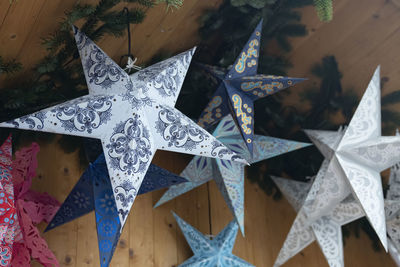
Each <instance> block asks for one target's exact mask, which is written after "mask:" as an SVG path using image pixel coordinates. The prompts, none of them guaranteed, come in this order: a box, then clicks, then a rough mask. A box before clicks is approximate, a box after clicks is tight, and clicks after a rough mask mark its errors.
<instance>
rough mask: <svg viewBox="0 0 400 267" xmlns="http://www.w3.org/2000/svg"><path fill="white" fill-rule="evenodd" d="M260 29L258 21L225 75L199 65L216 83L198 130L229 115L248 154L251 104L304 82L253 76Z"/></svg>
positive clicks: (251, 124)
mask: <svg viewBox="0 0 400 267" xmlns="http://www.w3.org/2000/svg"><path fill="white" fill-rule="evenodd" d="M261 28H262V20H261V21H260V23H259V24H258V25H257V27H256V29H255V30H254V32H253V34H252V35H251V36H250V39H249V40H248V42H247V43H246V45H245V46H244V48H243V50H242V52H241V53H240V54H239V56H238V57H237V59H236V61H235V63H234V64H233V66H232V67H231V68H230V69H229V70H228V71H225V70H222V69H221V68H216V67H213V66H207V65H203V67H204V68H205V69H206V70H207V71H209V72H210V73H211V74H213V75H214V76H215V77H216V78H217V79H218V80H219V82H220V83H219V86H218V88H217V90H216V92H215V93H214V95H213V97H212V98H211V100H210V102H209V104H208V105H207V107H206V108H205V109H204V111H203V113H202V114H201V116H200V119H199V121H198V124H199V125H200V126H202V127H209V126H211V125H212V124H214V123H215V122H217V121H219V120H220V119H222V118H223V117H224V116H225V115H227V114H229V113H231V115H232V117H233V118H234V119H235V121H236V123H237V125H238V126H239V129H240V133H241V135H242V137H243V140H244V141H245V143H246V145H247V147H248V149H249V151H250V153H253V142H254V101H255V100H257V99H260V98H263V97H266V96H269V95H272V94H274V93H276V92H278V91H280V90H283V89H285V88H287V87H289V86H292V85H294V84H296V83H298V82H301V81H303V80H304V79H301V78H289V77H281V76H273V75H264V74H257V67H258V59H259V56H260V54H259V50H260V39H261Z"/></svg>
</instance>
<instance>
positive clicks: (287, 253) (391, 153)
mask: <svg viewBox="0 0 400 267" xmlns="http://www.w3.org/2000/svg"><path fill="white" fill-rule="evenodd" d="M379 85H380V75H379V68H378V69H377V70H376V71H375V73H374V75H373V77H372V80H371V82H370V84H369V85H368V88H367V90H366V91H365V93H364V96H363V97H362V99H361V102H360V104H359V106H358V108H357V110H356V112H355V114H354V116H353V118H352V120H351V122H350V124H349V126H348V127H347V128H346V129H345V130H344V131H339V132H331V131H315V130H313V131H311V130H308V131H306V133H307V135H308V136H309V137H310V138H311V140H312V141H313V143H314V144H315V145H316V146H317V147H318V149H319V150H320V151H321V153H322V154H323V155H324V157H325V161H324V162H323V164H322V167H321V169H320V171H319V173H318V175H317V177H316V179H315V181H314V183H313V186H312V187H311V190H310V193H309V194H308V197H307V199H306V201H305V202H304V203H305V204H304V205H303V207H302V208H301V210H300V211H299V213H298V215H297V217H296V220H295V222H294V224H293V226H292V228H291V230H290V232H289V234H288V237H287V239H286V241H285V244H284V245H283V248H282V250H281V252H280V253H279V256H278V259H277V262H276V266H279V265H281V264H282V263H284V262H285V261H286V260H287V259H289V258H290V257H292V256H293V255H294V254H296V253H297V252H298V251H300V250H301V249H302V248H304V247H305V246H306V245H307V244H308V243H307V242H308V241H307V240H305V239H304V237H303V236H302V235H301V232H299V231H298V230H297V229H299V228H301V226H302V225H304V224H307V223H308V224H309V223H312V222H316V221H317V220H319V219H321V218H323V217H324V216H326V215H328V214H330V213H331V212H333V211H334V210H335V209H336V207H337V206H338V205H339V204H340V203H342V201H344V200H345V199H346V198H348V197H349V195H352V196H353V197H354V199H355V200H356V201H357V202H358V204H359V205H360V206H361V207H362V210H363V212H364V214H365V215H366V217H367V219H368V220H369V222H370V223H371V225H372V227H373V228H374V230H375V231H376V233H377V235H378V237H379V239H380V240H381V243H382V244H383V246H384V247H385V249H386V247H387V238H386V224H385V210H384V200H383V192H382V183H381V176H380V172H381V171H383V170H385V169H387V168H389V167H390V166H392V165H393V164H395V163H396V162H398V161H399V160H400V137H398V136H390V137H383V136H381V116H380V86H379Z"/></svg>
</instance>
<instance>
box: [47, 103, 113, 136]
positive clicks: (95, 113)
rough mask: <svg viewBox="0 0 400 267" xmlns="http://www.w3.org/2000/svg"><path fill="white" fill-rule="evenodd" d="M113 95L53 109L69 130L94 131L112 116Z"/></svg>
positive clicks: (64, 126)
mask: <svg viewBox="0 0 400 267" xmlns="http://www.w3.org/2000/svg"><path fill="white" fill-rule="evenodd" d="M111 98H112V97H111V96H99V97H96V98H91V99H89V100H88V101H87V102H86V103H84V104H83V103H82V104H79V102H72V103H70V104H68V105H65V106H58V107H57V108H55V109H53V110H51V112H53V113H55V114H56V117H57V119H59V120H60V121H61V123H62V127H63V128H64V129H65V130H67V131H69V132H73V131H80V132H83V131H87V132H88V133H89V134H90V133H92V131H93V129H97V128H98V127H99V126H100V125H102V124H106V123H107V121H108V120H110V118H111V107H112V103H111Z"/></svg>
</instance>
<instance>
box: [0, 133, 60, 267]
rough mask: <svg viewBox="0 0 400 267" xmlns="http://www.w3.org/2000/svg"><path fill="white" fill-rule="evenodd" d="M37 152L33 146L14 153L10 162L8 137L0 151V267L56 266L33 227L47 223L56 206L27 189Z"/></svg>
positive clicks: (45, 195)
mask: <svg viewBox="0 0 400 267" xmlns="http://www.w3.org/2000/svg"><path fill="white" fill-rule="evenodd" d="M38 152H39V146H38V145H37V144H35V143H33V144H32V145H31V146H30V147H27V148H23V149H21V150H19V151H17V152H16V153H15V160H13V161H12V154H11V136H10V137H9V138H8V139H7V140H6V141H5V142H4V144H3V145H2V146H1V148H0V185H1V189H0V233H1V235H0V236H1V239H0V265H1V266H30V263H31V258H33V259H35V260H36V261H37V262H39V263H41V264H42V265H43V266H59V263H58V261H57V259H56V257H55V256H54V254H53V253H52V252H51V250H50V249H49V248H48V246H47V243H46V241H45V240H44V239H43V238H42V237H41V236H40V234H39V230H38V229H37V227H36V225H37V224H39V223H41V222H42V221H45V222H49V221H50V218H51V217H53V216H54V214H55V213H56V211H57V209H58V208H59V206H60V203H58V201H57V200H55V199H54V198H53V197H51V196H49V195H48V194H46V193H39V192H35V191H33V190H31V189H30V187H31V184H32V178H33V177H35V176H36V168H37V161H36V154H37V153H38Z"/></svg>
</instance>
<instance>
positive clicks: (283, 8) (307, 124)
mask: <svg viewBox="0 0 400 267" xmlns="http://www.w3.org/2000/svg"><path fill="white" fill-rule="evenodd" d="M259 2H263V3H266V1H251V0H237V1H236V0H230V1H228V0H226V1H225V2H224V3H223V4H222V6H221V7H220V8H219V9H218V10H216V11H210V12H209V13H208V14H206V15H205V17H204V18H203V22H202V23H203V24H202V25H203V26H202V27H201V29H200V34H201V36H202V37H203V40H202V46H200V49H199V51H198V52H197V53H196V59H197V60H198V61H200V62H202V63H207V64H211V65H213V66H220V67H224V68H226V67H229V66H230V64H233V63H234V61H235V58H236V56H237V55H238V54H239V53H240V51H241V49H242V47H243V45H244V44H245V42H246V41H247V39H248V37H249V35H250V34H251V32H252V31H253V29H254V28H255V26H256V24H257V22H258V21H259V20H260V18H263V19H264V23H263V32H262V38H261V42H262V44H261V52H260V61H259V68H258V73H265V74H274V75H284V74H285V70H286V69H287V67H288V66H290V63H289V62H288V61H287V60H286V59H285V57H284V55H285V52H287V51H290V49H291V47H290V44H289V42H288V37H295V36H302V35H305V34H306V29H305V27H304V25H302V24H300V22H299V21H300V14H299V13H298V12H297V11H296V10H295V8H298V7H301V6H304V5H308V4H312V1H311V2H310V1H291V0H283V1H272V3H269V4H265V5H260V6H259V8H258V7H255V6H256V5H257V3H259ZM271 44H278V45H279V47H280V50H281V52H282V53H281V55H280V56H276V53H271V52H270V51H269V50H268V47H269V46H271ZM274 51H276V49H274ZM311 73H312V74H313V75H315V76H316V77H318V78H319V80H320V83H319V85H317V86H312V87H310V88H307V89H305V91H304V92H303V93H302V94H301V99H300V101H301V103H302V106H307V105H308V106H309V108H308V109H302V110H298V109H297V108H296V107H293V106H285V105H283V102H282V100H283V98H284V97H285V96H287V95H288V94H289V93H288V92H287V91H290V89H289V90H287V91H282V92H280V93H278V94H276V95H273V96H269V97H266V98H263V99H260V100H258V101H257V102H256V103H255V107H254V108H255V132H256V133H257V134H262V135H270V136H275V137H279V138H285V139H290V140H297V141H303V142H310V141H309V140H308V138H307V137H306V136H305V134H304V133H303V132H302V129H324V130H337V129H338V128H339V127H340V126H341V125H347V124H348V123H349V122H350V119H351V118H352V116H353V113H354V111H355V108H356V106H357V105H358V103H359V96H358V95H357V94H356V93H355V92H354V91H353V90H352V89H351V88H346V89H343V88H342V85H341V78H342V74H341V73H340V71H339V65H338V63H337V62H336V59H335V57H334V56H326V57H324V58H323V59H322V61H321V62H320V63H318V64H315V66H313V68H312V69H311ZM205 77H207V79H205ZM382 84H383V85H384V82H383V83H382ZM216 88H217V80H215V78H213V77H212V76H211V75H209V74H208V73H207V72H204V71H200V68H198V67H197V68H196V66H195V65H193V66H192V67H191V69H190V70H189V73H188V76H187V79H186V81H185V83H184V87H183V89H182V92H181V96H180V98H179V99H178V103H177V107H178V108H179V109H180V110H182V111H183V112H184V113H185V114H187V115H189V116H191V117H192V118H193V119H197V118H198V117H199V115H200V113H201V111H202V110H203V108H204V107H205V106H206V105H207V103H208V102H209V100H210V98H211V96H212V94H213V93H214V92H215V90H216ZM204 96H207V97H204ZM398 101H400V93H398V92H394V93H391V94H388V95H386V96H384V97H382V121H383V127H384V128H383V133H385V134H387V135H391V134H394V131H395V127H397V125H400V113H398V112H394V111H392V110H390V109H389V108H390V105H392V104H395V103H398ZM338 116H339V117H342V120H341V121H337V120H333V119H334V118H337V117H338ZM322 160H323V156H322V155H321V153H320V152H319V151H318V150H317V149H316V148H315V147H314V146H312V147H308V148H305V149H301V150H297V151H294V152H291V153H288V154H284V155H282V156H279V157H275V158H272V159H269V160H267V161H264V162H260V163H258V164H254V165H252V166H250V167H248V168H247V173H248V175H247V177H248V178H249V179H251V181H252V182H256V183H258V184H259V186H260V187H261V188H262V189H263V190H264V191H265V192H266V193H267V194H268V195H272V196H273V197H274V199H280V198H281V193H280V192H279V190H278V189H277V187H276V186H275V184H274V183H273V181H272V179H271V178H270V176H271V175H276V176H289V177H291V178H292V179H296V180H302V181H308V180H309V177H310V176H314V175H315V174H316V173H317V172H318V170H319V168H320V166H321V163H322ZM360 230H363V231H365V232H366V233H367V234H368V236H370V238H371V240H372V242H373V246H374V248H376V249H377V248H379V241H378V239H377V238H376V235H375V234H374V231H373V230H372V228H371V227H370V225H369V223H368V221H367V220H366V219H362V220H359V221H357V222H356V223H353V224H351V225H349V226H346V228H345V230H344V232H345V234H346V236H348V235H350V233H351V232H355V233H356V236H357V233H359V231H360Z"/></svg>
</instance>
